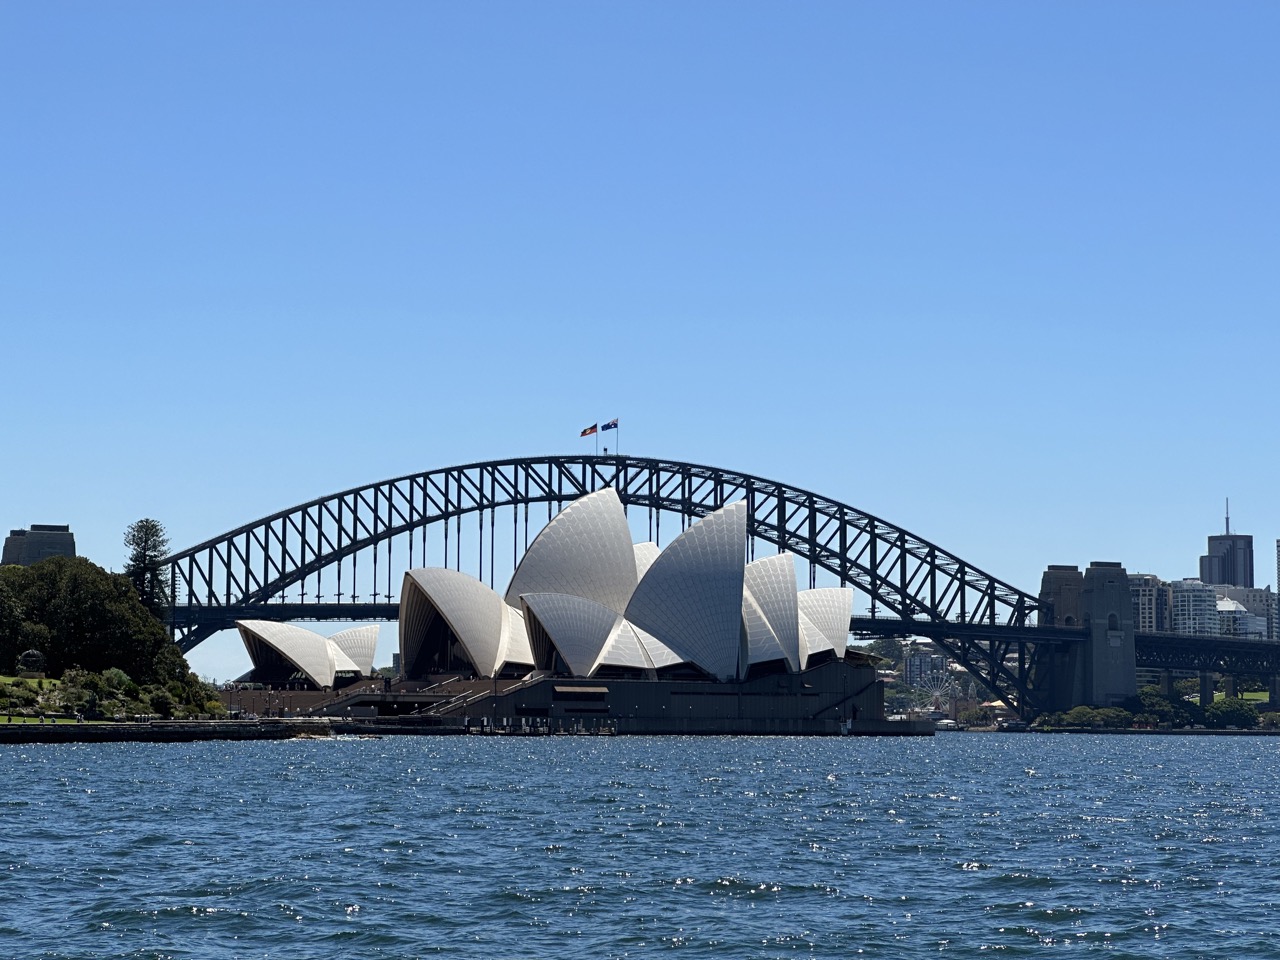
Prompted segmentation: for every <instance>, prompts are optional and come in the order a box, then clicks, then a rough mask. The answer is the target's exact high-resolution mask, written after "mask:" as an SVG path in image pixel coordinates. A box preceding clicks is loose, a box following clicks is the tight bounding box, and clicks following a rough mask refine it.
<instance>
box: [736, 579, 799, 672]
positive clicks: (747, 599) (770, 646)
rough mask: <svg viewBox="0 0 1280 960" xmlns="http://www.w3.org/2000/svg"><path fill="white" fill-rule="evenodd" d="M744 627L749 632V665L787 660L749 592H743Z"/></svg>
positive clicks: (767, 621) (761, 611) (766, 619)
mask: <svg viewBox="0 0 1280 960" xmlns="http://www.w3.org/2000/svg"><path fill="white" fill-rule="evenodd" d="M742 625H743V626H744V627H745V628H746V631H747V663H748V665H750V664H753V663H767V662H768V661H770V660H786V659H787V656H786V654H785V653H784V652H783V650H782V644H781V643H779V642H778V637H777V635H776V634H775V633H774V632H773V628H772V627H771V626H769V620H768V618H766V617H765V615H764V611H763V610H761V609H760V604H759V603H757V602H756V599H755V597H753V596H752V595H751V592H750V591H749V590H743V591H742ZM793 669H795V668H793Z"/></svg>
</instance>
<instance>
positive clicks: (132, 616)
mask: <svg viewBox="0 0 1280 960" xmlns="http://www.w3.org/2000/svg"><path fill="white" fill-rule="evenodd" d="M13 569H15V566H14V565H10V566H5V567H0V578H4V579H9V580H10V586H11V587H13V586H15V585H17V586H18V587H20V588H21V591H20V592H19V600H20V602H21V604H22V615H23V618H24V622H23V627H22V635H23V636H22V639H23V641H24V644H25V645H24V646H23V649H26V648H27V647H34V648H35V649H37V650H39V651H41V652H42V653H43V654H44V655H45V657H46V659H47V661H48V664H47V666H46V668H45V669H46V672H47V673H49V674H50V675H51V676H54V677H60V676H62V673H63V671H64V670H66V669H67V668H68V667H82V668H83V669H85V670H88V671H91V672H93V673H100V672H102V671H103V670H106V669H107V668H109V667H119V668H120V669H121V670H123V671H124V672H125V673H127V674H128V675H129V676H130V677H135V678H137V680H138V682H140V683H155V682H168V681H169V680H174V679H179V680H181V679H184V678H185V677H186V675H187V674H188V672H189V671H188V669H187V664H186V661H185V660H184V659H183V657H182V654H181V653H180V652H179V651H178V649H177V647H176V646H174V644H173V642H172V641H171V640H170V639H169V636H168V634H167V633H166V632H165V629H164V627H162V626H161V625H160V622H159V621H158V620H156V618H155V617H153V616H151V614H150V613H148V612H147V609H146V608H145V607H144V606H143V605H142V603H141V602H140V601H139V600H138V595H137V592H136V591H135V590H134V588H133V584H132V582H130V580H129V578H128V577H126V576H123V575H120V574H111V573H107V571H105V570H103V569H102V568H101V567H99V566H98V565H97V564H95V563H92V562H90V561H89V560H86V559H85V558H84V557H50V558H49V559H47V560H41V561H40V562H39V563H36V564H33V565H32V566H30V567H16V569H17V570H20V571H22V572H21V574H18V575H14V574H10V573H9V571H10V570H13Z"/></svg>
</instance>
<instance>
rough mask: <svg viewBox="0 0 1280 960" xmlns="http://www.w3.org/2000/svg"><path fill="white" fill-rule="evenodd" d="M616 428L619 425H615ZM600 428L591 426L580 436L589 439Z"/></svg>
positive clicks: (594, 424)
mask: <svg viewBox="0 0 1280 960" xmlns="http://www.w3.org/2000/svg"><path fill="white" fill-rule="evenodd" d="M614 426H617V424H614ZM598 428H599V424H596V423H593V424H592V425H591V426H589V427H587V429H585V430H583V431H582V432H581V433H580V434H578V436H580V437H589V436H591V435H592V434H593V433H595V432H596V430H597V429H598ZM605 429H606V430H607V429H608V427H606V428H605Z"/></svg>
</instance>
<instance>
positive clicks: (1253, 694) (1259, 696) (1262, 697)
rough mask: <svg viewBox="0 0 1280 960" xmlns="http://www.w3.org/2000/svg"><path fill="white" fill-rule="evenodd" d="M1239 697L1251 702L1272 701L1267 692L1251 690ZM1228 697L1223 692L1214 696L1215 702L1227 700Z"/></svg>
mask: <svg viewBox="0 0 1280 960" xmlns="http://www.w3.org/2000/svg"><path fill="white" fill-rule="evenodd" d="M1239 696H1240V699H1241V700H1250V701H1261V702H1265V701H1267V700H1270V699H1271V696H1270V694H1268V693H1267V691H1265V690H1250V691H1248V692H1246V693H1242V694H1240V695H1239ZM1226 697H1227V695H1226V694H1225V693H1223V692H1221V691H1218V692H1217V693H1215V694H1214V695H1213V699H1215V700H1225V699H1226Z"/></svg>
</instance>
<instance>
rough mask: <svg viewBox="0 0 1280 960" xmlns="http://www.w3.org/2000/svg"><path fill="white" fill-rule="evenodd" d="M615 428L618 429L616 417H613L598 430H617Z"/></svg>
mask: <svg viewBox="0 0 1280 960" xmlns="http://www.w3.org/2000/svg"><path fill="white" fill-rule="evenodd" d="M617 429H618V418H617V417H614V418H613V419H612V420H610V421H609V422H608V423H606V424H605V425H604V426H603V427H601V428H600V430H601V431H605V430H617Z"/></svg>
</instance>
